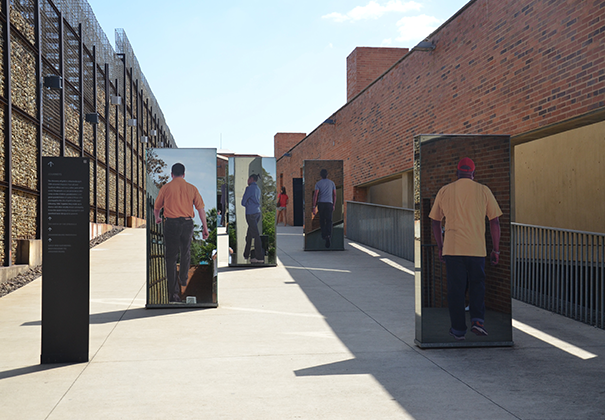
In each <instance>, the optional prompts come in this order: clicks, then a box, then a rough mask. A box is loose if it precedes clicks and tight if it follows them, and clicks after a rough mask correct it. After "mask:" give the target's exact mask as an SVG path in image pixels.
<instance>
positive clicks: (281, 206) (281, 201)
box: [277, 187, 288, 226]
mask: <svg viewBox="0 0 605 420" xmlns="http://www.w3.org/2000/svg"><path fill="white" fill-rule="evenodd" d="M287 205H288V194H286V187H281V192H280V193H279V195H278V196H277V224H278V225H279V221H280V219H281V220H283V222H284V226H288V214H287V210H286V208H287Z"/></svg>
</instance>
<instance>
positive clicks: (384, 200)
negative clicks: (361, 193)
mask: <svg viewBox="0 0 605 420" xmlns="http://www.w3.org/2000/svg"><path fill="white" fill-rule="evenodd" d="M413 198H414V183H413V179H412V171H409V172H404V173H403V174H401V176H400V177H398V178H395V179H392V180H389V181H386V182H382V183H380V184H375V185H372V186H370V187H368V202H369V203H372V204H380V205H383V206H393V207H403V208H413V207H414V203H413Z"/></svg>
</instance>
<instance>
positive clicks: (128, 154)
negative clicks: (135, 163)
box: [126, 145, 132, 181]
mask: <svg viewBox="0 0 605 420" xmlns="http://www.w3.org/2000/svg"><path fill="white" fill-rule="evenodd" d="M126 178H127V179H128V180H129V181H132V151H131V150H130V145H127V146H126Z"/></svg>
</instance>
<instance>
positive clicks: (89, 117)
mask: <svg viewBox="0 0 605 420" xmlns="http://www.w3.org/2000/svg"><path fill="white" fill-rule="evenodd" d="M85 119H86V122H88V123H91V124H98V123H99V114H97V113H96V112H92V113H89V114H86V117H85Z"/></svg>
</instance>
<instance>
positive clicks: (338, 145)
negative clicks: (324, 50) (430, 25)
mask: <svg viewBox="0 0 605 420" xmlns="http://www.w3.org/2000/svg"><path fill="white" fill-rule="evenodd" d="M431 40H432V41H433V42H435V44H436V49H435V50H434V51H432V52H420V51H417V52H411V53H410V54H408V55H407V56H405V57H404V58H403V59H402V60H401V61H400V62H399V63H398V64H397V65H396V66H395V67H394V68H393V69H392V70H391V71H389V72H388V73H387V74H385V75H384V76H382V77H381V78H380V80H378V81H377V82H376V83H374V84H373V85H372V86H370V87H369V88H368V89H367V90H366V91H364V92H363V93H362V94H361V95H359V96H358V97H357V98H355V100H353V101H351V102H349V103H347V104H346V105H345V106H343V107H342V108H341V109H339V110H337V111H336V112H335V113H334V114H333V115H332V116H331V118H333V119H335V120H336V124H334V125H328V124H321V125H320V126H319V127H318V128H317V129H315V130H314V131H313V132H312V133H310V134H309V135H308V136H307V137H306V138H305V140H304V141H303V142H302V143H300V144H298V145H297V146H295V147H293V148H292V149H291V150H290V152H291V153H292V157H283V158H280V156H281V154H280V155H277V154H276V157H277V159H278V160H277V172H278V173H283V174H284V185H289V186H291V185H292V182H291V178H292V177H299V176H300V175H299V174H300V168H301V167H302V164H303V160H305V159H342V160H343V163H344V178H345V179H344V198H345V200H361V201H364V200H365V198H364V195H365V192H364V189H363V188H355V186H357V185H359V184H362V183H367V182H371V181H373V180H378V179H380V178H382V177H385V176H388V175H392V174H395V173H398V172H402V171H404V170H408V169H411V168H412V162H413V157H412V141H413V137H414V136H415V135H417V134H421V133H461V134H475V133H486V134H509V135H516V134H521V133H525V132H528V131H531V130H535V129H538V128H541V127H545V126H547V125H551V124H556V123H559V122H562V121H564V120H567V119H570V118H573V117H576V116H580V115H584V114H586V113H589V112H591V111H594V110H596V109H599V108H605V70H604V68H605V1H604V0H586V1H564V0H540V1H534V0H501V1H495V0H476V1H474V2H472V3H469V5H468V6H467V7H466V8H465V9H464V10H463V11H462V12H461V13H460V14H459V15H458V16H457V17H455V18H454V19H452V20H451V21H450V22H449V23H448V24H447V25H446V26H444V27H443V28H442V29H441V30H440V31H439V32H437V33H436V34H435V35H434V36H433V37H432V38H431ZM318 100H321V98H318ZM326 117H330V116H326Z"/></svg>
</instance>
